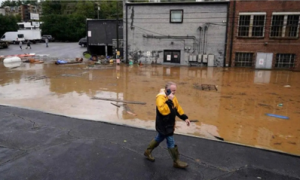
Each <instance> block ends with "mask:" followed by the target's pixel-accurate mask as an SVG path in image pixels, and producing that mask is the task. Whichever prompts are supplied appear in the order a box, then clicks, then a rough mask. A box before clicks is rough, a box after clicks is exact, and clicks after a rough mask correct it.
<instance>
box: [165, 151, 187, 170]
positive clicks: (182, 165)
mask: <svg viewBox="0 0 300 180" xmlns="http://www.w3.org/2000/svg"><path fill="white" fill-rule="evenodd" d="M168 150H169V153H170V155H171V157H172V159H173V167H175V168H182V169H184V168H186V167H188V164H187V163H185V162H183V161H180V160H179V152H178V147H177V145H175V147H174V148H170V149H168Z"/></svg>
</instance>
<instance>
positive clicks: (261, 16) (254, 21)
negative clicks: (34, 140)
mask: <svg viewBox="0 0 300 180" xmlns="http://www.w3.org/2000/svg"><path fill="white" fill-rule="evenodd" d="M265 19H266V13H240V14H239V26H238V36H239V37H264V29H265Z"/></svg>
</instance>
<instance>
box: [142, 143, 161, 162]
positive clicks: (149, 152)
mask: <svg viewBox="0 0 300 180" xmlns="http://www.w3.org/2000/svg"><path fill="white" fill-rule="evenodd" d="M158 145H159V143H158V142H156V141H155V140H154V139H153V140H152V141H151V142H150V144H149V146H148V147H147V149H146V151H145V153H144V155H145V156H146V157H147V159H148V160H150V161H152V162H154V161H155V159H154V157H153V156H152V155H151V152H152V151H153V149H154V148H156V147H157V146H158Z"/></svg>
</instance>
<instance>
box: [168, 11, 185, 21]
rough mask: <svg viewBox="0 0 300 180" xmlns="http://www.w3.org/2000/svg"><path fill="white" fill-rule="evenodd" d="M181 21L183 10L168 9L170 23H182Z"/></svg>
mask: <svg viewBox="0 0 300 180" xmlns="http://www.w3.org/2000/svg"><path fill="white" fill-rule="evenodd" d="M182 22H183V10H182V9H179V10H170V23H182Z"/></svg>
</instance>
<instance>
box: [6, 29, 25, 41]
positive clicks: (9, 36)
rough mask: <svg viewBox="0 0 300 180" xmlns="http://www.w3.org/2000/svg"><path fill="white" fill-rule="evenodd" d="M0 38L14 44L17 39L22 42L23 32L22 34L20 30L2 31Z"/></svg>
mask: <svg viewBox="0 0 300 180" xmlns="http://www.w3.org/2000/svg"><path fill="white" fill-rule="evenodd" d="M1 40H2V41H7V42H10V43H13V44H16V43H18V42H19V41H22V42H24V41H25V38H24V34H22V33H20V32H17V31H10V32H6V33H4V34H3V36H2V37H1Z"/></svg>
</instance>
